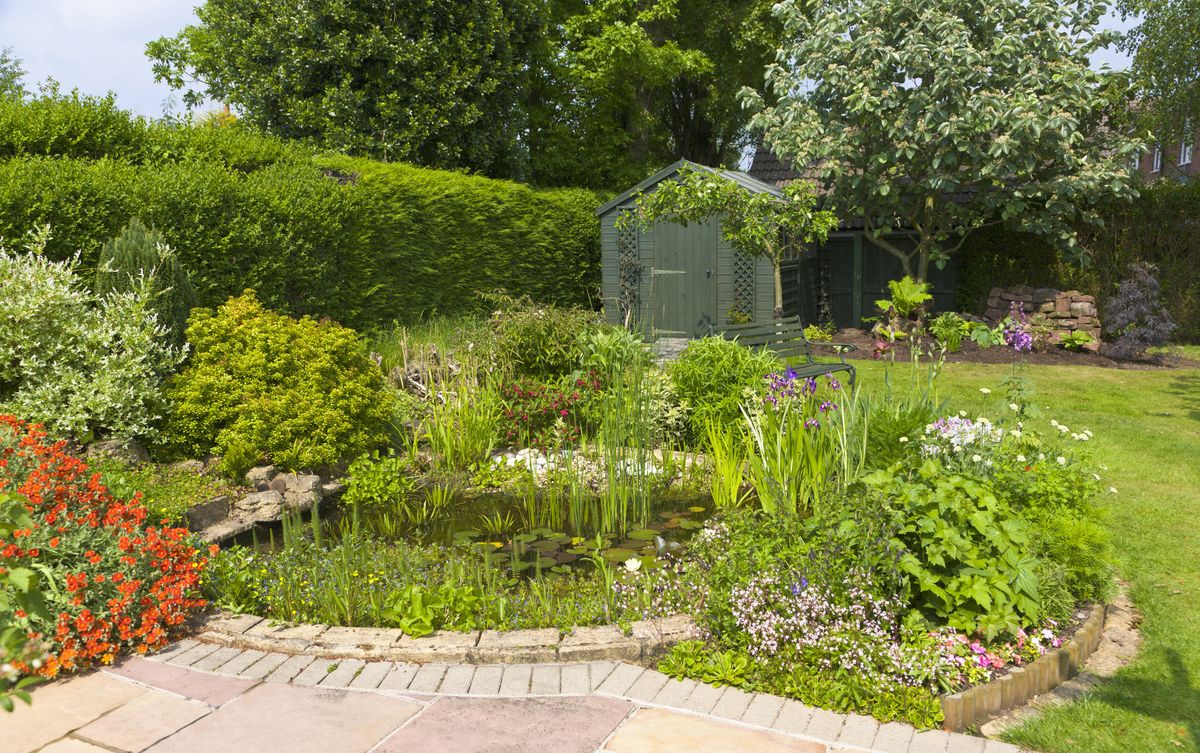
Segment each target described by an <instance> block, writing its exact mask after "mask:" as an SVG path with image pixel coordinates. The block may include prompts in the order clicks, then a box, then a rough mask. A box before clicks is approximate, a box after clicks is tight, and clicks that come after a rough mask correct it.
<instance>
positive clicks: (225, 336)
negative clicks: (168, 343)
mask: <svg viewBox="0 0 1200 753" xmlns="http://www.w3.org/2000/svg"><path fill="white" fill-rule="evenodd" d="M187 336H188V340H189V341H190V343H191V345H192V348H193V356H192V359H191V361H190V362H189V364H188V367H187V368H186V369H185V370H184V371H183V372H182V373H180V374H179V375H178V376H176V377H174V378H173V379H172V381H171V384H170V387H169V389H168V398H169V399H170V400H171V402H172V403H173V408H172V411H171V414H170V415H169V416H168V419H167V423H166V427H165V428H164V431H163V436H164V444H165V447H166V449H168V450H169V451H170V452H172V453H174V454H176V455H192V456H199V455H204V454H207V453H215V454H217V455H220V456H221V458H222V461H221V465H222V468H223V470H224V471H226V472H227V473H231V474H238V473H241V472H243V471H245V470H246V469H247V468H249V467H251V466H253V465H254V464H255V463H258V462H260V461H267V462H271V463H274V464H275V465H279V466H281V467H283V468H287V469H289V470H298V469H301V468H306V469H312V468H322V467H328V466H332V465H335V464H337V463H338V462H339V461H342V460H346V459H349V458H353V457H357V456H358V455H361V454H362V453H364V452H367V451H369V450H371V449H373V448H376V447H378V446H380V445H381V444H383V443H384V441H385V440H386V437H387V433H386V427H387V424H388V421H389V420H390V419H391V418H392V417H393V415H394V412H395V400H394V398H393V396H392V394H391V392H390V389H389V388H388V387H387V385H386V384H385V382H384V379H383V375H382V373H381V372H380V370H379V369H378V368H377V367H376V366H375V364H373V363H372V362H371V361H370V359H369V358H368V357H367V355H366V354H365V352H364V351H363V348H362V346H361V343H360V342H359V339H358V335H357V334H355V333H354V331H353V330H350V329H347V328H345V327H342V326H340V325H338V324H334V323H332V322H329V321H320V322H318V321H315V320H313V319H311V318H308V317H304V318H302V319H293V318H291V317H288V316H285V315H283V314H280V313H277V312H274V311H269V310H267V309H264V308H263V306H262V304H261V303H259V301H258V299H257V298H256V297H255V294H254V291H252V290H247V291H245V292H244V293H243V294H242V295H241V296H239V297H237V298H231V299H229V301H228V302H226V303H225V304H224V305H222V306H221V307H220V308H218V309H217V310H216V311H213V310H211V309H196V310H195V311H193V312H192V316H191V319H190V324H189V325H188V330H187Z"/></svg>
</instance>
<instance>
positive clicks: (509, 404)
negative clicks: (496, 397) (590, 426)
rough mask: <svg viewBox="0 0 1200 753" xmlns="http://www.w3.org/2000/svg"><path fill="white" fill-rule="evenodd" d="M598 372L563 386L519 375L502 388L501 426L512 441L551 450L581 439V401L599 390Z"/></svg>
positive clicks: (518, 444) (506, 439) (519, 444)
mask: <svg viewBox="0 0 1200 753" xmlns="http://www.w3.org/2000/svg"><path fill="white" fill-rule="evenodd" d="M599 390H600V381H599V380H598V379H597V378H596V376H595V375H594V374H591V373H589V374H584V375H580V376H578V377H575V378H574V379H572V380H567V381H566V383H565V384H564V385H563V386H559V385H557V384H555V383H545V382H539V381H537V380H534V379H517V380H514V381H513V382H510V383H508V384H505V385H504V386H502V387H501V388H500V397H501V400H502V401H503V405H504V407H503V410H502V412H501V427H500V430H501V432H503V437H504V439H505V441H506V442H508V443H509V444H511V445H515V446H519V447H522V448H525V447H536V448H539V449H543V450H547V449H552V448H559V447H564V446H570V445H573V444H575V443H577V442H578V441H579V439H580V436H581V434H582V432H581V427H580V422H581V417H580V416H579V413H580V411H581V409H582V408H583V406H582V405H581V403H583V402H584V401H586V400H587V399H589V398H591V397H594V396H595V395H597V394H598V393H599Z"/></svg>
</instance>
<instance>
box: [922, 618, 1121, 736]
mask: <svg viewBox="0 0 1200 753" xmlns="http://www.w3.org/2000/svg"><path fill="white" fill-rule="evenodd" d="M1104 616H1105V608H1104V606H1103V605H1100V604H1097V605H1096V606H1093V607H1092V610H1091V614H1089V615H1088V617H1087V619H1086V620H1084V622H1083V625H1081V626H1080V627H1079V629H1078V630H1076V631H1075V635H1073V636H1072V637H1071V639H1070V640H1069V641H1067V642H1066V643H1064V644H1062V646H1061V647H1059V648H1058V649H1055V650H1054V651H1048V652H1047V653H1045V654H1043V655H1042V656H1041V657H1040V658H1038V660H1037V661H1035V662H1033V663H1032V664H1029V665H1027V666H1024V667H1014V668H1013V669H1011V670H1009V671H1008V673H1007V674H1005V675H1003V676H1002V677H998V678H996V679H995V680H992V681H991V682H989V683H986V684H984V685H976V686H975V687H973V688H968V689H967V690H963V691H960V692H958V693H950V694H945V695H942V696H940V698H939V700H940V701H941V704H942V713H943V714H944V715H945V717H946V721H945V722H943V724H942V727H943V728H944V729H947V730H952V731H956V732H957V731H961V730H964V729H967V728H968V727H972V726H978V725H980V724H983V723H984V722H986V721H988V720H989V719H992V718H994V717H996V716H999V715H1000V714H1003V713H1005V712H1007V711H1009V710H1010V709H1013V708H1016V707H1017V706H1024V705H1025V704H1026V703H1028V702H1029V701H1030V700H1031V699H1033V698H1034V697H1035V696H1037V695H1040V694H1042V693H1046V692H1048V691H1050V690H1052V689H1054V688H1055V687H1057V686H1058V685H1059V684H1060V683H1063V682H1066V681H1067V680H1070V679H1071V678H1072V677H1074V676H1075V675H1077V674H1079V668H1080V667H1081V666H1083V663H1084V662H1085V661H1086V660H1087V658H1088V657H1089V656H1091V655H1092V652H1093V651H1095V650H1096V648H1097V647H1098V646H1099V645H1100V638H1101V635H1102V634H1103V632H1104Z"/></svg>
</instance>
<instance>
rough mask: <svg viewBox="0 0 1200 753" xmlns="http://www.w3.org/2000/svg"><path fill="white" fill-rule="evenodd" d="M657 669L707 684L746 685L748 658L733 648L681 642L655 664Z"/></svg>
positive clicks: (737, 686)
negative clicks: (719, 648)
mask: <svg viewBox="0 0 1200 753" xmlns="http://www.w3.org/2000/svg"><path fill="white" fill-rule="evenodd" d="M658 671H659V672H662V673H663V674H665V675H667V676H668V677H674V678H675V679H676V680H683V679H687V678H694V679H697V680H703V681H704V682H707V683H709V684H711V685H730V686H732V687H735V688H749V687H750V677H749V675H750V659H749V658H747V657H746V656H744V655H742V654H740V653H738V652H736V651H720V650H714V649H712V648H710V647H709V646H708V644H706V643H704V641H682V642H680V643H676V644H675V645H674V646H672V647H671V650H670V651H669V652H668V653H667V655H666V656H664V657H663V658H662V659H661V660H660V661H659V663H658Z"/></svg>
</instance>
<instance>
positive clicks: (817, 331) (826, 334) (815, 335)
mask: <svg viewBox="0 0 1200 753" xmlns="http://www.w3.org/2000/svg"><path fill="white" fill-rule="evenodd" d="M804 339H805V340H808V341H809V342H811V343H827V342H831V341H832V340H833V333H832V332H830V331H829V327H822V326H821V325H819V324H810V325H808V326H807V327H805V328H804Z"/></svg>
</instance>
